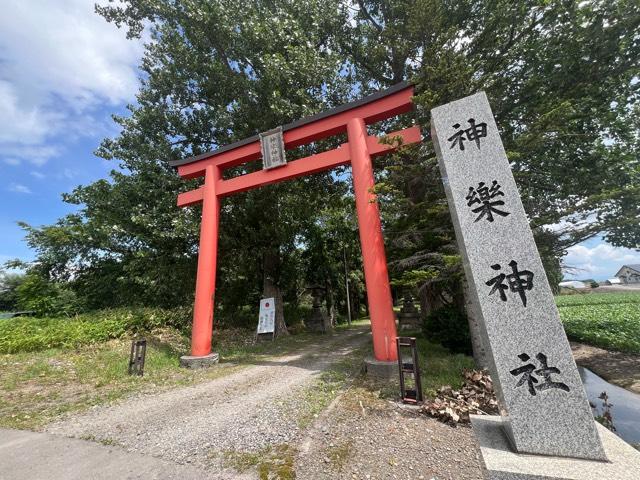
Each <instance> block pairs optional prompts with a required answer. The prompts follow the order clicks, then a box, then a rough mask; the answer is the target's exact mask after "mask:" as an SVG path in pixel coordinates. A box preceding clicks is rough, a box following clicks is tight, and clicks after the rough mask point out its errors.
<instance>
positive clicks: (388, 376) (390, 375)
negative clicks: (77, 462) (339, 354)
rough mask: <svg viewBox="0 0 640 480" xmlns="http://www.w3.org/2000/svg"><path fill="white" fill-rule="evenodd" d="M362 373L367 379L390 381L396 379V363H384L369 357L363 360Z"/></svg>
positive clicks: (397, 373)
mask: <svg viewBox="0 0 640 480" xmlns="http://www.w3.org/2000/svg"><path fill="white" fill-rule="evenodd" d="M364 372H365V373H366V374H367V377H369V378H373V379H376V380H392V379H397V378H398V375H399V372H398V362H385V361H382V360H376V359H375V358H372V357H369V358H366V359H365V360H364Z"/></svg>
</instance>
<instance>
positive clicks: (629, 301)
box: [556, 292, 640, 354]
mask: <svg viewBox="0 0 640 480" xmlns="http://www.w3.org/2000/svg"><path fill="white" fill-rule="evenodd" d="M556 303H557V305H558V310H559V312H560V318H561V319H562V323H563V325H564V328H565V331H566V332H567V336H568V337H569V338H570V339H571V340H576V341H579V342H583V343H587V344H589V345H593V346H596V347H601V348H604V349H607V350H618V351H621V352H630V353H638V354H640V293H635V292H630V293H589V294H583V295H567V296H559V297H556Z"/></svg>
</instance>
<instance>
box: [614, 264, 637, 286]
mask: <svg viewBox="0 0 640 480" xmlns="http://www.w3.org/2000/svg"><path fill="white" fill-rule="evenodd" d="M616 277H618V278H619V279H620V281H621V282H622V283H640V264H635V265H623V266H622V268H621V269H620V270H618V273H616Z"/></svg>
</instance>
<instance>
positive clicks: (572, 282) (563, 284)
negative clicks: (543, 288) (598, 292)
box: [558, 280, 587, 289]
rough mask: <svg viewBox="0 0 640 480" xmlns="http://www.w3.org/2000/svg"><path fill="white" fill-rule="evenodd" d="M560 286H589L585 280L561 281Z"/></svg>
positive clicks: (580, 287) (579, 287)
mask: <svg viewBox="0 0 640 480" xmlns="http://www.w3.org/2000/svg"><path fill="white" fill-rule="evenodd" d="M558 286H560V287H564V288H577V289H582V288H587V285H586V284H585V283H584V282H581V281H579V280H567V281H564V282H560V283H559V284H558Z"/></svg>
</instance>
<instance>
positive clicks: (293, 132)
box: [171, 83, 421, 361]
mask: <svg viewBox="0 0 640 480" xmlns="http://www.w3.org/2000/svg"><path fill="white" fill-rule="evenodd" d="M412 96H413V86H412V85H410V84H408V83H401V84H398V85H395V86H393V87H391V88H389V89H388V90H384V91H381V92H378V93H376V94H373V95H370V96H368V97H365V98H363V99H361V100H358V101H355V102H351V103H348V104H346V105H342V106H341V107H338V108H335V109H332V110H328V111H325V112H322V113H319V114H317V115H313V116H310V117H306V118H303V119H302V120H299V121H297V122H294V123H291V124H288V125H285V126H284V127H282V131H283V138H284V145H285V148H294V147H297V146H300V145H304V144H307V143H310V142H314V141H316V140H320V139H323V138H326V137H329V136H331V135H336V134H339V133H344V132H347V137H348V142H347V143H344V144H342V145H340V146H339V147H338V148H336V149H334V150H328V151H326V152H322V153H318V154H316V155H311V156H309V157H305V158H301V159H299V160H294V161H291V162H290V163H287V164H285V165H283V166H280V167H277V168H274V169H269V170H262V171H257V172H253V173H248V174H245V175H241V176H238V177H235V178H231V179H228V180H223V178H222V172H223V171H224V170H225V169H227V168H231V167H234V166H237V165H240V164H242V163H246V162H250V161H253V160H257V159H259V158H261V148H260V138H259V136H258V135H256V136H253V137H250V138H247V139H245V140H241V141H239V142H236V143H233V144H230V145H227V146H224V147H222V148H219V149H218V150H214V151H212V152H207V153H204V154H202V155H198V156H196V157H190V158H186V159H184V160H178V161H174V162H171V165H172V166H174V167H177V169H178V174H179V175H180V176H181V177H182V178H196V177H203V176H204V185H203V186H201V187H200V188H197V189H195V190H191V191H188V192H185V193H181V194H180V195H178V206H180V207H186V206H189V205H194V204H196V203H200V202H202V223H201V225H200V250H199V254H198V273H197V278H196V295H195V305H194V310H193V330H192V337H191V355H192V356H194V357H206V356H207V355H209V354H210V353H211V337H212V334H213V310H214V293H215V285H216V263H217V250H218V229H219V220H220V203H221V200H222V198H223V197H226V196H228V195H233V194H234V193H239V192H244V191H246V190H250V189H252V188H257V187H260V186H263V185H269V184H271V183H276V182H280V181H283V180H288V179H291V178H296V177H299V176H302V175H309V174H312V173H316V172H320V171H322V170H328V169H331V168H334V167H337V166H340V165H346V164H348V163H349V162H351V168H352V176H353V189H354V192H355V201H356V210H357V214H358V225H359V231H360V244H361V248H362V258H363V260H364V275H365V285H366V289H367V298H368V303H369V314H370V317H371V331H372V335H373V350H374V355H375V358H376V360H382V361H392V360H396V359H397V354H396V349H395V338H396V324H395V317H394V314H393V303H392V299H391V289H390V287H389V274H388V272H387V260H386V255H385V251H384V240H383V237H382V229H381V225H380V212H379V210H378V204H377V202H376V195H375V194H374V193H373V188H374V177H373V166H372V163H371V157H375V156H378V155H382V154H384V153H387V152H390V151H393V150H395V149H396V148H397V145H396V144H394V145H389V144H385V143H381V142H380V140H381V139H380V138H378V137H375V136H369V135H368V134H367V128H366V125H369V124H372V123H375V122H378V121H380V120H385V119H387V118H390V117H393V116H396V115H399V114H401V113H404V112H407V111H409V110H411V108H412V107H413V104H412V103H411V97H412ZM388 136H390V137H400V138H401V139H402V141H401V143H402V144H405V145H406V144H412V143H418V142H420V141H421V137H420V128H419V127H418V126H414V127H411V128H407V129H404V130H401V131H398V132H392V133H390V134H388Z"/></svg>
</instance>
